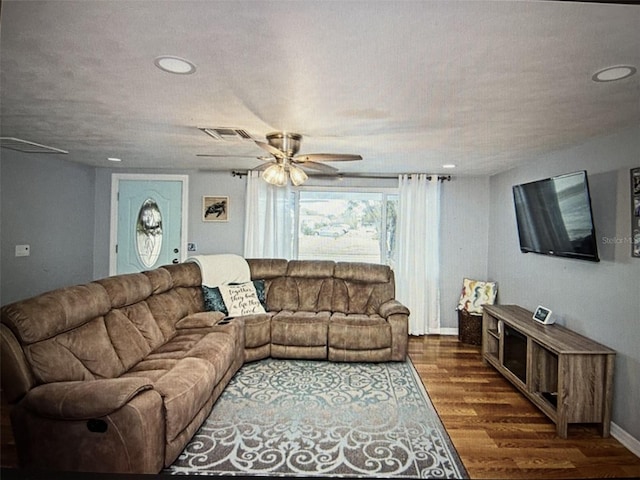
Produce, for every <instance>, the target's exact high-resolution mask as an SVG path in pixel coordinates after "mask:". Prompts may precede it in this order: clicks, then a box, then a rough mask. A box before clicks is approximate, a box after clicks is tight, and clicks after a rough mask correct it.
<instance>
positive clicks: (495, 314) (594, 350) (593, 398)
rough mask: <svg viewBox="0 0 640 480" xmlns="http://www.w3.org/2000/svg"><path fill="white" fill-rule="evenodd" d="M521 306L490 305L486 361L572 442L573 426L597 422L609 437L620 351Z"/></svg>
mask: <svg viewBox="0 0 640 480" xmlns="http://www.w3.org/2000/svg"><path fill="white" fill-rule="evenodd" d="M532 316H533V313H532V312H530V311H528V310H526V309H524V308H522V307H519V306H517V305H486V306H485V307H484V314H483V318H482V357H483V359H484V361H485V362H486V363H489V364H490V365H492V366H493V367H494V368H496V369H497V370H498V371H499V372H500V373H501V374H502V375H503V376H504V377H505V378H507V379H508V380H509V381H510V382H511V383H513V385H515V386H516V387H517V388H518V389H519V390H520V391H521V392H522V393H523V394H524V395H525V396H526V397H527V398H528V399H529V400H531V402H533V403H534V404H535V405H536V406H537V407H538V408H539V409H540V410H541V411H542V412H543V413H544V414H545V415H547V416H548V417H549V418H550V419H551V420H552V421H553V422H554V423H555V424H556V428H557V432H558V435H559V436H560V437H562V438H567V429H568V425H569V424H570V423H597V424H599V425H600V428H601V432H602V436H603V437H608V436H609V429H610V423H611V400H612V394H613V368H614V360H615V351H613V350H611V349H610V348H607V347H605V346H604V345H601V344H599V343H597V342H595V341H593V340H590V339H588V338H586V337H584V336H582V335H580V334H578V333H576V332H573V331H571V330H569V329H567V328H564V327H562V326H560V325H543V324H541V323H538V322H536V321H535V320H533V318H532Z"/></svg>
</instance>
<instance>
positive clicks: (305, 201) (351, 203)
mask: <svg viewBox="0 0 640 480" xmlns="http://www.w3.org/2000/svg"><path fill="white" fill-rule="evenodd" d="M397 207H398V194H397V190H395V189H377V190H373V191H372V190H362V191H352V190H350V191H348V192H347V191H340V190H337V189H333V190H327V189H315V188H312V187H310V188H301V189H299V190H298V192H297V208H296V212H297V219H296V220H297V221H296V223H297V235H296V245H297V258H298V259H301V260H307V259H314V260H335V261H349V262H367V263H383V264H392V263H393V261H394V259H395V233H396V216H397Z"/></svg>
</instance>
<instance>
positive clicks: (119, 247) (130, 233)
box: [109, 174, 188, 275]
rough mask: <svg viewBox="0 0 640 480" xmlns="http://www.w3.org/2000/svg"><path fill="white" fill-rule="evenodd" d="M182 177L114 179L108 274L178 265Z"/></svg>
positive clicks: (183, 195)
mask: <svg viewBox="0 0 640 480" xmlns="http://www.w3.org/2000/svg"><path fill="white" fill-rule="evenodd" d="M187 186H188V177H186V176H184V175H127V174H114V175H113V176H112V184H111V197H112V198H111V250H110V251H111V254H110V259H109V274H110V275H119V274H123V273H134V272H141V271H144V270H151V269H154V268H157V267H159V266H162V265H166V264H169V263H179V262H181V261H183V260H184V259H185V258H186V256H185V247H186V238H187V233H186V225H187V222H186V219H187V214H186V208H187V201H186V199H187Z"/></svg>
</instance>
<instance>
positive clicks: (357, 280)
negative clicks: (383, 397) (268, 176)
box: [0, 259, 409, 473]
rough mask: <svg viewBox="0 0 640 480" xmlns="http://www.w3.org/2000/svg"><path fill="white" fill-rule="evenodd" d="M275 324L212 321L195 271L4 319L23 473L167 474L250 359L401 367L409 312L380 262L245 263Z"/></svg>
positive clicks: (155, 274) (43, 304)
mask: <svg viewBox="0 0 640 480" xmlns="http://www.w3.org/2000/svg"><path fill="white" fill-rule="evenodd" d="M248 262H249V266H250V269H251V277H252V278H253V279H262V280H264V282H265V292H266V303H267V307H268V308H267V313H265V314H255V315H247V316H243V317H237V318H235V319H233V320H231V321H229V320H224V314H222V313H220V312H206V311H203V308H204V302H203V296H202V289H201V278H202V277H201V273H200V269H199V267H198V265H197V264H195V263H184V264H180V265H169V266H165V267H161V268H158V269H156V270H152V271H149V272H143V273H137V274H128V275H119V276H114V277H109V278H105V279H103V280H98V281H95V282H92V283H89V284H86V285H79V286H73V287H67V288H62V289H59V290H55V291H52V292H48V293H45V294H42V295H39V296H37V297H34V298H31V299H27V300H23V301H20V302H16V303H13V304H10V305H6V306H4V307H3V308H2V311H1V315H2V316H1V318H2V323H1V324H0V347H1V354H2V358H1V360H2V364H1V365H2V389H3V395H4V396H5V398H6V399H7V400H8V401H9V402H11V403H15V405H14V406H13V407H12V411H11V421H12V427H13V430H14V435H15V439H16V445H17V448H18V455H19V460H20V464H21V465H22V466H25V467H34V468H43V469H50V470H63V471H65V470H66V471H69V470H71V471H93V472H124V473H157V472H159V471H160V470H162V468H163V467H166V466H169V465H170V464H171V463H173V461H174V460H175V459H176V458H177V456H178V455H179V454H180V452H181V451H182V450H183V448H184V447H185V445H186V444H187V442H188V441H189V440H190V439H191V438H192V437H193V435H194V434H195V432H196V431H197V429H198V428H199V427H200V425H201V424H202V422H203V421H204V420H205V419H206V417H207V416H208V414H209V412H210V410H211V408H212V407H213V404H214V403H215V401H216V399H217V398H218V397H219V396H220V394H221V393H222V391H223V390H224V388H225V387H226V385H227V384H228V382H229V381H230V380H231V378H232V377H233V375H234V374H235V373H236V372H237V371H238V369H239V368H240V367H241V366H242V364H243V362H245V361H253V360H258V359H261V358H266V357H269V356H273V357H279V358H308V359H329V360H335V361H393V360H397V361H401V360H404V359H405V357H406V351H407V341H408V337H407V323H408V314H409V312H408V310H407V309H406V308H405V307H404V306H402V305H401V304H400V303H399V302H398V301H397V300H395V299H394V294H395V292H394V288H395V286H394V277H393V271H392V270H391V269H389V268H388V267H386V266H382V265H369V264H354V263H334V262H324V261H286V260H270V259H268V260H265V259H253V260H248Z"/></svg>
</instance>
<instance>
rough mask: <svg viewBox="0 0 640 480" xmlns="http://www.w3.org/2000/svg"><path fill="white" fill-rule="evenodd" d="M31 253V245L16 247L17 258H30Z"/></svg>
mask: <svg viewBox="0 0 640 480" xmlns="http://www.w3.org/2000/svg"><path fill="white" fill-rule="evenodd" d="M30 253H31V248H30V247H29V245H16V257H28V256H29V254H30Z"/></svg>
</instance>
